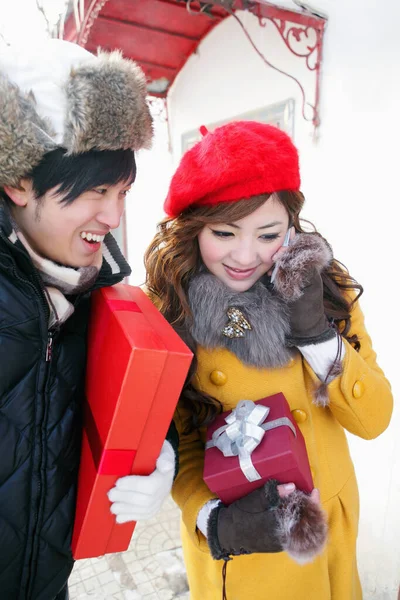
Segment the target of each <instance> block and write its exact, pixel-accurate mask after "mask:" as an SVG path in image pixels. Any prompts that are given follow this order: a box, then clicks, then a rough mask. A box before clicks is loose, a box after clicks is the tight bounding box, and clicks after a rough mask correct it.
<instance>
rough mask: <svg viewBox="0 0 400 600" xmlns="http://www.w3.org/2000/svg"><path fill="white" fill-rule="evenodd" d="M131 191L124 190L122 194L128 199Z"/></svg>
mask: <svg viewBox="0 0 400 600" xmlns="http://www.w3.org/2000/svg"><path fill="white" fill-rule="evenodd" d="M130 191H131V190H130V189H129V190H123V191H122V192H121V194H122V195H123V196H124V197H125V198H126V196H127V195H128V194H129V192H130Z"/></svg>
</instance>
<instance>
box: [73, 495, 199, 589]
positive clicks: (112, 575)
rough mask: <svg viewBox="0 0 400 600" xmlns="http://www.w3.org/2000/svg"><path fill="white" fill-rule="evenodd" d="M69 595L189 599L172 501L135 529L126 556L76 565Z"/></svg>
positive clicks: (121, 554) (81, 561)
mask: <svg viewBox="0 0 400 600" xmlns="http://www.w3.org/2000/svg"><path fill="white" fill-rule="evenodd" d="M69 591H70V598H71V600H142V599H143V600H173V599H174V598H177V599H179V600H189V592H188V585H187V580H186V574H185V567H184V564H183V559H182V550H181V543H180V535H179V511H178V508H177V507H176V505H175V504H174V502H173V500H172V499H171V498H168V500H166V501H165V503H164V506H163V509H162V511H161V512H160V513H159V515H158V516H157V517H156V518H154V519H152V520H150V521H146V522H145V523H142V524H140V523H139V524H138V525H137V526H136V530H135V533H134V535H133V538H132V542H131V545H130V547H129V550H127V551H126V552H123V553H120V554H109V555H106V556H104V557H101V558H90V559H85V560H79V561H77V562H76V565H75V568H74V570H73V572H72V575H71V578H70V580H69Z"/></svg>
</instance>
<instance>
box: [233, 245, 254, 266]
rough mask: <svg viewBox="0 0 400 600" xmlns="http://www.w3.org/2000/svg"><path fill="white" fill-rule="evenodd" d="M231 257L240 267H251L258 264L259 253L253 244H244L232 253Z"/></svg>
mask: <svg viewBox="0 0 400 600" xmlns="http://www.w3.org/2000/svg"><path fill="white" fill-rule="evenodd" d="M231 257H232V259H233V260H234V261H235V263H236V264H237V265H238V266H242V267H251V266H254V263H255V262H256V259H257V251H256V249H255V248H254V246H253V245H252V244H251V243H243V244H240V245H239V246H238V247H237V248H235V249H234V250H232V251H231Z"/></svg>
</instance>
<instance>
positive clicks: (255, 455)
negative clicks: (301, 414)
mask: <svg viewBox="0 0 400 600" xmlns="http://www.w3.org/2000/svg"><path fill="white" fill-rule="evenodd" d="M258 404H261V405H263V406H267V407H269V409H270V412H269V414H268V415H267V417H266V418H265V420H264V423H266V424H268V423H271V422H272V421H274V420H275V419H281V418H282V417H286V419H289V421H290V422H291V424H292V426H293V427H294V430H295V432H296V435H295V434H294V433H293V431H292V429H291V428H290V427H289V426H287V425H280V426H278V427H276V428H274V429H271V430H269V431H265V433H264V436H263V437H262V439H261V442H260V443H259V445H258V446H257V447H256V448H255V449H254V450H253V452H252V453H251V462H252V463H253V466H254V468H255V469H256V471H257V472H258V474H259V475H260V476H261V479H257V480H255V481H249V480H248V479H247V478H246V476H245V474H244V473H243V471H242V469H241V467H240V464H239V458H238V456H224V454H223V453H222V451H221V450H220V449H219V448H217V447H215V446H212V447H209V448H208V449H206V454H205V462H204V481H205V482H206V484H207V485H208V487H209V488H210V490H211V491H212V492H214V493H216V494H217V496H218V497H219V498H220V499H221V500H222V501H223V502H224V503H225V504H230V503H231V502H234V501H235V500H238V499H239V498H242V497H243V496H246V495H247V494H249V493H250V492H251V491H253V490H254V489H256V488H259V487H261V486H262V485H263V484H264V483H265V482H266V481H267V480H268V479H276V480H277V481H278V482H279V483H291V482H293V483H295V485H296V487H297V488H298V489H300V490H302V491H304V492H307V493H310V492H311V491H312V489H313V487H314V486H313V481H312V476H311V471H310V465H309V462H308V456H307V450H306V445H305V442H304V438H303V435H302V433H301V431H300V429H299V428H298V426H297V423H296V421H295V420H294V419H293V416H292V414H291V412H290V408H289V404H288V402H287V400H286V398H285V396H284V395H283V394H282V393H279V394H274V395H273V396H269V397H267V398H263V399H262V400H258V401H257V402H255V403H254V405H258ZM231 414H232V413H231V411H228V412H225V413H222V414H221V415H219V417H218V418H217V419H216V420H215V421H214V423H213V424H212V425H211V426H210V427H209V428H208V429H207V442H209V444H210V443H211V440H212V435H213V433H214V432H215V431H217V430H218V429H219V428H220V427H222V426H224V425H226V421H225V419H226V417H228V416H229V415H231Z"/></svg>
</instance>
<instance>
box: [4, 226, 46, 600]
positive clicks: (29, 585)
mask: <svg viewBox="0 0 400 600" xmlns="http://www.w3.org/2000/svg"><path fill="white" fill-rule="evenodd" d="M1 237H2V238H3V239H4V236H3V235H1ZM14 248H15V247H14ZM17 250H18V249H17ZM12 273H13V276H14V277H15V279H16V280H17V281H19V282H20V283H22V284H23V285H24V286H26V285H28V286H29V287H30V288H31V289H32V290H33V292H34V294H35V296H36V297H37V298H38V300H39V301H40V305H41V308H42V311H43V313H44V315H45V319H46V328H48V322H49V316H50V309H49V306H48V303H47V300H46V296H45V292H44V286H43V283H42V280H41V279H40V277H39V275H38V274H37V272H36V270H35V268H34V267H33V276H34V279H35V280H36V283H37V285H38V287H36V285H35V284H34V283H33V281H32V280H31V279H28V278H24V277H21V276H20V275H19V274H18V273H17V269H16V267H15V266H14V265H13V267H12ZM38 288H39V290H40V291H38ZM53 335H54V332H51V331H48V333H47V344H46V351H45V362H46V365H49V363H50V361H51V358H52V352H53ZM49 372H50V368H49V366H47V368H46V372H45V374H44V380H43V396H44V403H46V399H45V397H46V390H47V383H48V377H49ZM38 434H39V444H40V455H39V457H38V459H39V461H38V464H39V469H38V471H37V476H38V483H37V500H38V504H37V506H36V510H35V513H34V515H33V516H34V518H33V527H32V543H31V548H30V551H29V558H28V563H29V567H28V569H29V574H28V577H27V579H26V583H25V586H24V587H25V592H26V596H25V598H27V599H28V598H30V597H31V588H32V560H33V552H34V544H35V536H36V534H37V525H38V516H39V515H38V512H39V508H40V495H41V490H42V479H41V472H40V466H41V465H42V463H43V453H44V449H43V442H42V437H43V431H42V427H41V426H40V427H39V431H38Z"/></svg>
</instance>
